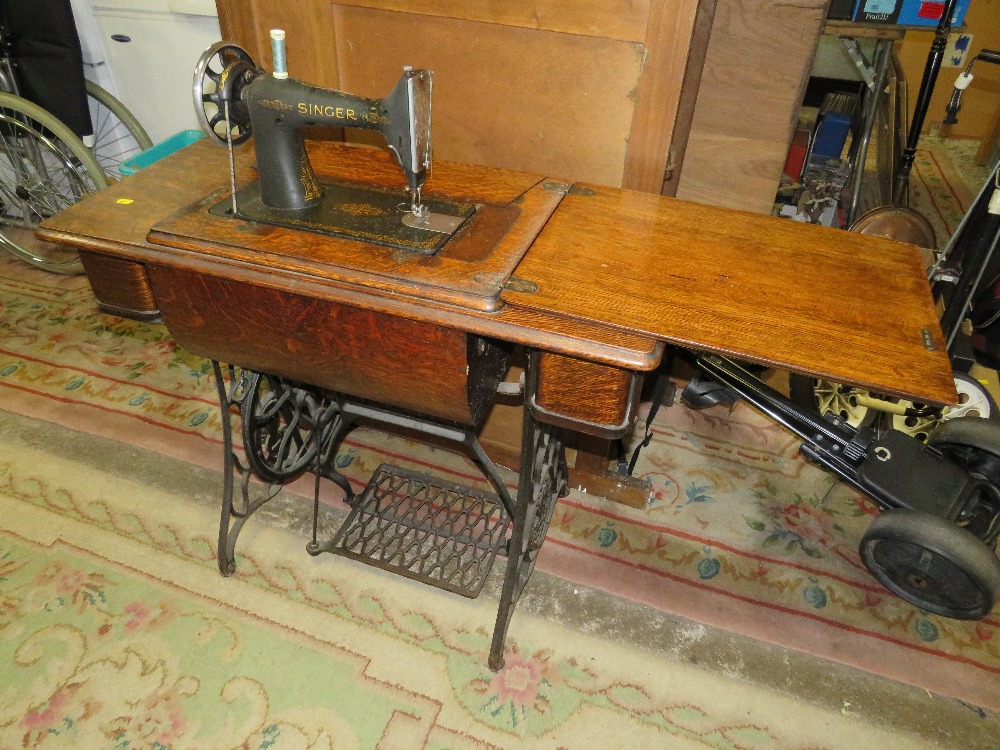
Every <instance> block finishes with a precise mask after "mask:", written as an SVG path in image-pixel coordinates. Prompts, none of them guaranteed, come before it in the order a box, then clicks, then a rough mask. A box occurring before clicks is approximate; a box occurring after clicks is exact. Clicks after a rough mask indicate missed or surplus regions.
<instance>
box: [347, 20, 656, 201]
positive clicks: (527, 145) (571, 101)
mask: <svg viewBox="0 0 1000 750" xmlns="http://www.w3.org/2000/svg"><path fill="white" fill-rule="evenodd" d="M335 19H336V20H335V24H334V28H335V29H336V38H335V47H336V49H337V52H338V55H339V59H338V69H339V71H340V85H341V86H342V87H343V88H344V89H345V90H347V91H352V92H356V93H359V94H362V95H365V96H383V95H384V94H386V93H387V92H388V91H389V89H390V88H391V87H392V85H393V83H394V82H395V80H396V79H397V78H398V77H399V74H400V73H401V71H402V68H403V66H404V65H413V66H414V67H420V68H429V69H431V70H433V71H434V105H433V106H434V136H433V142H434V154H435V158H437V157H440V158H444V159H448V160H452V161H461V162H469V163H474V164H489V165H493V166H499V167H504V168H507V169H516V170H524V171H532V172H542V173H545V174H550V175H553V176H556V175H558V176H560V177H564V178H567V179H571V180H576V179H584V178H586V179H588V180H590V181H594V182H598V183H601V184H606V185H620V184H621V182H622V176H623V174H624V169H625V155H626V149H627V146H628V137H629V131H630V128H631V125H632V113H633V110H634V107H635V103H634V101H633V99H632V92H633V89H634V88H635V86H636V81H637V80H638V78H639V72H640V69H641V64H642V57H643V56H642V48H641V46H640V45H637V44H635V43H632V42H622V41H616V40H610V39H605V38H600V37H586V36H577V35H573V34H561V33H556V32H551V31H536V30H532V29H525V28H521V27H514V26H502V25H499V24H492V23H481V22H477V21H463V20H456V19H444V18H439V17H433V16H420V15H415V14H410V13H395V12H389V11H381V10H372V9H368V8H356V7H350V6H344V5H341V6H337V7H336V8H335Z"/></svg>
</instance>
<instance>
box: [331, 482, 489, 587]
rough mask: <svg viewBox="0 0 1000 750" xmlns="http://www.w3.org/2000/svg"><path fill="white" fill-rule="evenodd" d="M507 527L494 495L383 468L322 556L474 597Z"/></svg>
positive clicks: (360, 497) (369, 484)
mask: <svg viewBox="0 0 1000 750" xmlns="http://www.w3.org/2000/svg"><path fill="white" fill-rule="evenodd" d="M507 525H508V518H507V513H506V512H505V511H504V508H503V504H502V503H501V502H500V498H499V497H497V496H496V495H493V494H490V493H489V492H483V491H480V490H476V489H473V488H471V487H465V486H463V485H459V484H453V483H451V482H444V481H440V480H438V479H437V478H435V477H432V476H430V475H428V474H422V473H418V472H414V471H408V470H406V469H401V468H399V467H397V466H390V465H388V464H382V465H381V466H379V467H378V469H377V470H376V471H375V474H374V475H373V476H372V478H371V480H369V482H368V485H367V486H366V487H365V489H364V492H362V493H361V495H360V496H359V497H358V498H357V500H356V502H355V505H354V508H353V510H352V511H351V513H350V515H348V517H347V520H346V521H344V523H343V525H342V526H341V527H340V529H339V530H338V531H337V533H336V534H335V535H334V537H333V539H331V540H330V542H329V543H328V544H327V545H325V546H324V547H323V550H322V551H326V552H332V553H333V554H335V555H342V556H344V557H349V558H351V559H353V560H358V561H360V562H364V563H368V564H369V565H374V566H375V567H377V568H382V569H383V570H388V571H390V572H393V573H398V574H399V575H402V576H406V577H407V578H412V579H414V580H417V581H423V582H424V583H428V584H430V585H431V586H436V587H438V588H442V589H445V590H447V591H451V592H453V593H456V594H461V595H463V596H468V597H470V598H475V597H477V596H479V592H480V591H481V590H482V588H483V584H484V583H485V582H486V578H487V577H488V576H489V573H490V568H491V567H492V566H493V561H494V560H495V559H496V556H497V554H498V553H500V552H501V551H502V550H503V549H504V545H505V544H506V541H507Z"/></svg>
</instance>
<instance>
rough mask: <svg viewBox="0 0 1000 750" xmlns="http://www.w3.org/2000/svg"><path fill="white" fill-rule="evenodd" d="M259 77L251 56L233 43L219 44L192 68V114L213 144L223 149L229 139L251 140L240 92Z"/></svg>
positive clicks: (236, 140) (245, 107) (246, 110)
mask: <svg viewBox="0 0 1000 750" xmlns="http://www.w3.org/2000/svg"><path fill="white" fill-rule="evenodd" d="M259 74H260V71H259V70H258V69H257V65H256V63H255V62H254V61H253V58H252V57H250V54H249V53H248V52H247V51H246V50H244V49H243V48H242V47H240V46H238V45H236V44H233V43H232V42H218V43H216V44H213V45H212V46H211V47H209V48H208V49H207V50H205V52H204V53H203V54H202V56H201V58H200V59H199V60H198V64H197V65H196V66H195V69H194V84H193V87H192V93H193V95H194V111H195V114H196V115H197V116H198V124H199V125H200V126H201V129H202V130H203V131H205V134H206V135H208V136H209V137H210V139H211V140H212V141H213V142H215V143H217V144H219V145H223V146H224V145H226V144H227V143H228V142H229V140H230V139H232V142H233V145H238V144H240V143H243V142H244V141H245V140H247V139H248V138H249V137H250V112H249V110H248V109H247V106H246V103H245V102H243V101H242V99H241V97H240V91H241V90H242V88H243V87H244V86H246V84H247V83H249V82H250V81H252V80H253V79H254V78H255V77H256V76H257V75H259ZM227 105H228V108H229V113H228V114H229V117H228V127H227V118H226V107H227Z"/></svg>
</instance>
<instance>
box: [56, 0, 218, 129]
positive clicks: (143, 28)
mask: <svg viewBox="0 0 1000 750" xmlns="http://www.w3.org/2000/svg"><path fill="white" fill-rule="evenodd" d="M78 4H79V3H74V6H76V5H78ZM89 7H90V10H91V11H92V13H93V19H94V20H95V21H96V28H97V31H98V33H99V34H100V43H101V46H102V47H103V50H104V52H105V54H106V55H107V68H108V70H109V72H110V77H111V79H113V81H114V93H115V94H116V96H117V97H118V98H119V99H120V100H121V101H122V102H123V103H124V104H125V106H126V107H128V108H129V109H130V110H131V111H132V113H133V114H134V115H135V116H136V117H137V118H138V119H139V122H141V123H142V124H143V126H144V127H145V128H146V130H147V131H148V132H149V136H150V138H152V140H153V143H159V142H160V141H162V140H164V139H166V138H168V137H170V136H171V135H173V134H174V133H176V132H178V131H180V130H189V129H195V128H197V127H198V121H197V118H196V116H195V110H194V103H193V100H192V93H191V89H192V77H193V75H194V68H195V65H196V63H197V62H198V58H199V57H201V54H202V52H204V51H205V50H206V49H207V48H208V47H209V46H210V45H212V44H214V43H215V42H217V41H219V39H220V32H219V20H218V17H217V16H216V11H215V2H214V0H89ZM74 10H76V8H75V7H74ZM85 23H86V22H85V21H84V20H83V19H81V18H78V19H77V27H78V29H80V30H81V37H83V29H82V28H81V27H83V26H84V25H85ZM81 41H83V39H81ZM84 46H85V47H86V42H84Z"/></svg>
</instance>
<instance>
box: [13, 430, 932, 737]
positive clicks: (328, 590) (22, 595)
mask: <svg viewBox="0 0 1000 750" xmlns="http://www.w3.org/2000/svg"><path fill="white" fill-rule="evenodd" d="M137 499H141V501H137ZM215 518H216V511H215V508H214V507H211V506H210V505H208V504H201V503H199V502H195V501H192V500H191V499H190V498H188V497H181V496H177V495H175V494H171V493H169V492H165V491H162V490H157V489H152V488H150V487H149V486H146V485H141V484H135V483H134V482H131V481H129V480H126V479H121V478H119V477H116V476H111V475H108V474H105V473H103V472H101V471H99V470H96V469H94V468H91V467H90V466H87V465H83V464H80V463H74V462H71V461H68V460H66V459H62V458H59V457H55V456H52V455H51V454H50V453H44V452H39V451H38V450H35V449H32V448H30V447H27V446H24V445H19V444H15V443H14V442H12V441H9V440H0V677H2V681H0V748H2V750H13V749H14V748H122V749H124V748H150V749H151V750H152V749H154V748H155V749H156V750H174V749H177V750H179V749H180V748H212V749H220V750H222V749H225V748H233V749H234V750H235V749H237V748H238V749H241V750H264V749H265V748H268V749H270V750H282V749H286V748H287V749H298V750H304V749H307V748H308V749H313V750H362V749H365V750H368V749H370V750H375V749H376V748H377V749H379V750H421V749H426V750H445V748H450V749H451V750H473V749H475V750H501V749H511V748H533V749H535V748H543V749H544V748H549V749H550V750H557V749H560V748H563V749H569V748H579V749H580V750H586V749H589V748H622V749H625V748H628V749H630V750H631V749H634V748H679V749H685V748H691V749H693V748H720V749H722V750H738V749H742V750H754V749H760V750H762V749H764V748H775V749H784V748H819V747H823V748H844V749H847V748H857V747H887V748H888V747H892V748H907V750H925V749H926V750H929V748H931V747H932V744H929V743H925V742H922V741H921V740H919V739H916V738H913V737H910V736H904V735H901V734H897V733H893V732H891V731H887V730H885V729H884V728H882V727H881V726H880V722H875V723H869V722H864V721H860V720H859V719H858V718H856V717H855V716H853V715H852V714H851V713H850V712H848V711H847V705H846V704H845V708H844V710H843V711H838V710H837V709H836V708H833V709H830V708H827V709H826V710H823V709H820V708H817V707H815V706H812V705H809V704H808V703H806V702H804V701H801V700H797V699H795V698H789V697H787V696H782V695H779V694H775V693H772V692H770V691H767V690H755V691H747V690H746V686H745V685H741V684H740V683H738V682H736V681H735V680H732V679H730V678H728V677H725V676H722V675H718V674H713V673H711V672H707V671H705V670H702V669H700V668H698V667H696V666H693V665H690V664H686V663H683V662H679V661H668V660H666V659H664V658H662V657H658V656H656V655H653V654H649V653H645V652H643V651H640V650H635V649H628V648H623V647H621V646H619V644H617V643H616V642H614V641H609V640H600V639H599V638H598V637H597V636H593V635H586V634H583V633H580V632H574V631H572V630H568V629H566V628H564V627H561V626H558V625H555V624H553V623H551V622H548V621H546V620H543V619H540V618H537V617H533V616H528V615H526V614H522V615H521V616H520V617H519V618H518V623H517V627H516V633H517V637H516V640H515V641H514V642H513V643H512V647H511V648H510V650H509V651H508V654H507V665H506V666H505V668H504V669H503V670H502V671H500V672H499V673H496V674H494V673H492V672H490V671H489V670H488V669H486V667H485V666H484V663H483V655H484V653H485V652H486V650H487V648H488V643H489V633H490V628H491V627H492V622H493V617H494V616H495V611H494V610H493V608H492V607H491V605H490V603H489V602H485V601H483V602H480V601H475V602H473V601H469V600H466V599H462V598H461V597H456V596H451V595H447V594H443V593H435V594H433V595H428V593H427V589H426V588H424V587H422V586H420V585H419V584H416V583H413V582H410V581H406V580H404V579H400V578H395V577H392V576H388V575H384V574H381V573H379V572H377V571H374V570H372V569H370V568H366V567H364V566H354V569H352V570H351V572H350V575H345V574H344V569H343V561H338V560H336V559H333V558H330V557H325V558H311V557H309V556H308V555H305V554H303V552H302V540H301V539H300V538H297V537H296V535H294V534H293V533H291V532H289V531H286V530H283V529H279V528H275V527H268V526H266V525H263V524H260V525H257V526H255V528H254V529H253V531H252V533H250V534H248V537H247V539H246V540H245V541H246V544H245V545H244V548H245V549H244V553H243V554H242V555H241V558H240V564H239V567H238V569H237V572H236V574H235V576H234V577H233V578H229V579H223V578H221V577H220V576H219V574H218V571H217V569H216V567H215V554H214V533H213V531H212V529H213V526H214V521H215ZM869 743H870V744H869ZM933 746H934V747H937V745H933Z"/></svg>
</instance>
